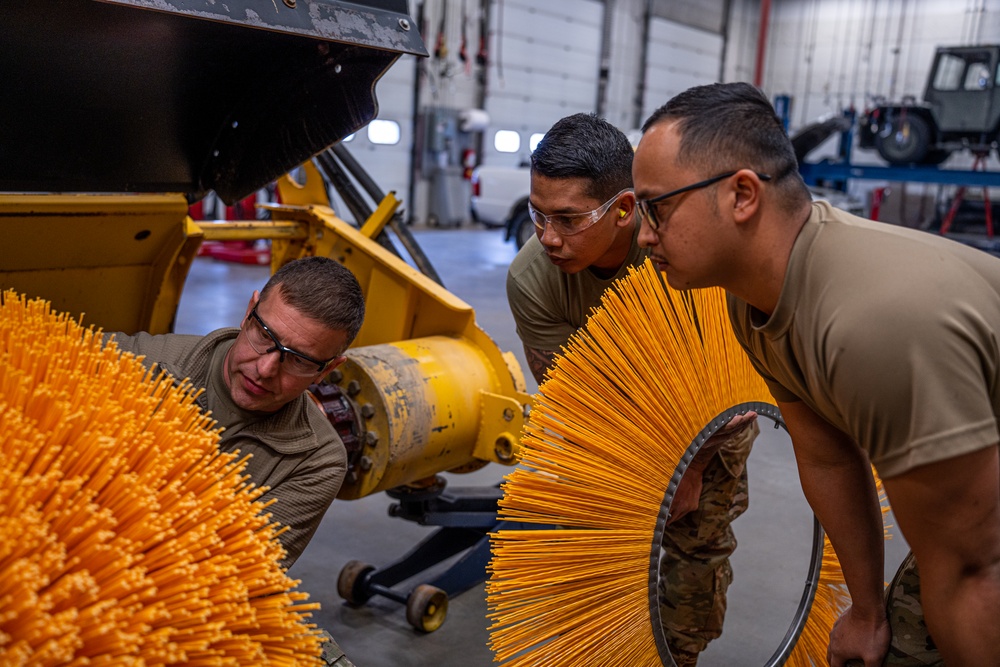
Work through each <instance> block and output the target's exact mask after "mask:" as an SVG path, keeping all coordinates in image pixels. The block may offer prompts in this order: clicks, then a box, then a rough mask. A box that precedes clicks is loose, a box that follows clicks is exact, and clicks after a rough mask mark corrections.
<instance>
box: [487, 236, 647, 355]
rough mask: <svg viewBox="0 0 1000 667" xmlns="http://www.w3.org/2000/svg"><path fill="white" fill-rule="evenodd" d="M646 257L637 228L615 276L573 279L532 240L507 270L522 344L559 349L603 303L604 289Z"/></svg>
mask: <svg viewBox="0 0 1000 667" xmlns="http://www.w3.org/2000/svg"><path fill="white" fill-rule="evenodd" d="M648 254H649V253H648V251H646V250H644V249H643V248H640V247H639V226H638V225H636V226H635V231H634V233H633V234H632V247H631V248H630V249H629V252H628V256H627V257H626V258H625V263H624V264H622V267H621V268H620V269H619V270H618V273H616V274H615V275H614V276H612V277H610V278H607V279H603V278H600V277H598V276H597V275H595V274H594V273H593V272H592V271H591V270H589V269H585V270H583V271H580V272H579V273H575V274H572V275H569V274H567V273H564V272H563V271H561V270H560V269H559V267H557V266H556V265H555V264H553V263H552V262H551V261H549V258H548V257H546V255H545V248H544V247H543V246H542V242H541V241H539V240H538V237H536V236H533V237H531V238H530V239H528V242H527V243H525V244H524V247H523V248H521V251H520V252H518V253H517V256H516V257H514V261H512V262H511V263H510V268H509V269H508V271H507V302H508V303H509V304H510V311H511V313H512V314H513V315H514V323H515V324H516V325H517V335H518V337H519V338H520V339H521V342H522V343H523V344H524V345H525V346H527V347H530V348H534V349H536V350H548V351H558V350H560V349H561V348H562V347H563V346H564V345H565V344H566V343H567V341H569V339H570V337H571V336H572V335H573V334H574V333H576V330H577V329H579V328H580V327H582V326H583V325H584V324H586V323H587V318H588V317H589V316H590V311H591V310H593V309H594V308H595V307H597V306H599V305H600V304H601V296H602V295H603V294H604V290H606V289H607V288H608V287H610V286H611V283H613V282H615V281H616V280H618V279H619V278H622V277H624V276H625V275H626V274H627V273H628V269H629V267H631V266H638V265H640V264H642V262H643V261H645V259H646V256H647V255H648Z"/></svg>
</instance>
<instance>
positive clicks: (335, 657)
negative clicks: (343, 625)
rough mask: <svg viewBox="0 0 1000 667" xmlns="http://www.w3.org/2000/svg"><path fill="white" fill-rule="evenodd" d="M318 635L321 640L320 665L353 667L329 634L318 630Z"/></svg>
mask: <svg viewBox="0 0 1000 667" xmlns="http://www.w3.org/2000/svg"><path fill="white" fill-rule="evenodd" d="M319 634H320V638H321V640H322V643H321V644H320V649H321V651H322V653H321V654H320V659H321V660H322V664H324V665H327V666H328V667H354V663H353V662H351V661H350V660H348V658H347V656H346V655H344V651H343V649H341V648H340V645H339V644H338V643H337V641H336V640H335V639H334V638H333V636H332V635H330V633H329V632H327V631H326V630H320V631H319Z"/></svg>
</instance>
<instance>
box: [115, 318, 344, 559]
mask: <svg viewBox="0 0 1000 667" xmlns="http://www.w3.org/2000/svg"><path fill="white" fill-rule="evenodd" d="M239 331H240V330H239V329H218V330H216V331H213V332H212V333H210V334H208V335H207V336H191V335H183V334H164V335H159V336H151V335H150V334H148V333H138V334H136V335H134V336H126V335H124V334H121V333H117V334H113V336H114V339H115V341H116V343H117V345H118V348H119V349H120V350H121V351H123V352H131V353H133V354H136V355H141V356H143V357H144V358H143V363H144V364H145V365H146V366H147V367H149V368H151V369H154V370H162V371H165V372H166V373H168V374H169V375H171V376H172V377H173V378H174V380H175V382H180V381H181V380H183V379H188V380H190V381H191V384H192V385H193V386H194V387H197V388H199V389H203V390H204V391H202V392H201V394H200V395H199V396H198V398H197V401H196V402H197V404H198V406H199V407H200V408H201V409H202V410H205V411H207V412H209V413H210V416H211V417H212V418H213V419H215V420H216V421H217V423H218V425H220V426H222V427H223V428H224V429H225V430H223V431H222V434H221V436H220V441H219V449H220V450H221V451H224V452H239V453H240V455H241V457H242V456H246V455H247V454H249V455H251V458H250V460H249V461H247V464H246V469H245V473H246V474H247V475H249V476H250V480H251V481H252V482H253V483H254V484H256V485H257V486H263V487H268V490H267V491H266V492H265V493H264V494H263V495H261V497H260V501H261V502H267V501H269V500H270V499H272V498H276V499H277V502H276V503H274V504H273V505H271V506H270V507H268V508H267V512H269V513H270V514H271V515H272V517H273V518H274V520H275V521H277V522H278V523H279V524H281V525H282V526H287V527H288V530H287V531H286V532H284V533H282V535H281V536H280V537H279V539H280V540H281V543H282V545H283V546H284V547H285V550H286V551H287V554H286V556H285V558H284V559H283V560H282V565H283V566H284V567H290V566H291V565H292V563H294V562H295V560H296V559H297V558H298V557H299V555H300V554H301V553H302V550H303V549H305V547H306V545H307V544H308V543H309V540H310V539H312V536H313V534H314V533H315V532H316V529H317V528H318V527H319V524H320V521H321V520H322V518H323V515H324V514H325V513H326V510H327V508H329V506H330V504H331V503H332V502H333V500H334V498H336V496H337V493H338V491H339V490H340V487H341V484H342V483H343V481H344V477H345V475H346V473H347V450H346V448H345V447H344V443H343V441H342V440H341V438H340V436H339V435H338V434H337V431H336V430H335V429H334V428H333V426H332V425H331V424H330V422H329V420H328V419H327V418H326V415H324V414H323V411H322V410H320V409H319V408H318V407H317V406H316V404H315V402H314V401H313V400H312V399H311V398H310V397H309V396H308V395H307V394H306V393H303V394H301V395H299V396H298V397H296V398H295V399H293V400H292V401H290V402H289V403H288V404H286V405H285V406H284V407H283V408H281V409H280V410H278V411H277V412H272V413H260V412H250V411H247V410H243V409H242V408H240V407H239V406H237V405H236V404H235V403H234V402H233V400H232V396H231V395H230V392H229V389H228V388H227V385H226V383H225V378H224V377H223V373H224V369H223V365H224V362H225V358H226V353H227V352H228V351H229V348H230V347H232V345H233V343H234V341H235V339H236V336H237V335H238V334H239ZM111 336H112V334H108V335H106V337H105V338H106V339H107V338H110V337H111Z"/></svg>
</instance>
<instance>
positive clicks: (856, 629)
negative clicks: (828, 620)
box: [826, 607, 891, 667]
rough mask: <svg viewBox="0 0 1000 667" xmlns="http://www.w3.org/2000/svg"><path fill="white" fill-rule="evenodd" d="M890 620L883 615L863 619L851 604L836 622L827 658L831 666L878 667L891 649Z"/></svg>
mask: <svg viewBox="0 0 1000 667" xmlns="http://www.w3.org/2000/svg"><path fill="white" fill-rule="evenodd" d="M890 639H891V636H890V633H889V622H888V620H886V618H885V616H884V615H879V616H877V617H875V618H863V617H862V615H861V614H858V613H856V612H855V610H854V607H849V608H848V609H847V611H845V612H844V614H843V615H842V616H841V617H840V618H838V619H837V622H836V623H834V624H833V630H831V631H830V646H829V648H827V650H826V659H827V660H828V661H829V662H830V667H847V666H848V665H850V666H852V667H853V666H855V665H857V667H861V665H862V664H864V667H878V666H879V665H881V664H882V658H883V657H885V654H886V652H888V650H889V641H890Z"/></svg>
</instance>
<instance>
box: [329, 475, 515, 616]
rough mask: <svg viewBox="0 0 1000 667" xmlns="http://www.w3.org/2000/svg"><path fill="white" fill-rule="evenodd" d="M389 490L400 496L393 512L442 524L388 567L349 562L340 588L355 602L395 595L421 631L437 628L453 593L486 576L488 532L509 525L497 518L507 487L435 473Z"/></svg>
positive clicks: (338, 583) (430, 523) (390, 509)
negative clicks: (423, 579)
mask: <svg viewBox="0 0 1000 667" xmlns="http://www.w3.org/2000/svg"><path fill="white" fill-rule="evenodd" d="M386 493H387V494H389V496H390V497H392V498H395V499H396V500H398V502H396V503H393V504H392V505H390V506H389V514H390V515H391V516H395V517H399V518H402V519H407V520H409V521H416V522H417V523H419V524H421V525H428V526H441V527H440V528H438V529H437V530H435V531H434V532H433V533H432V534H431V535H430V536H429V537H427V538H426V539H425V540H423V541H421V542H420V543H419V544H418V545H417V546H416V547H415V548H414V549H412V550H411V551H410V552H409V553H408V554H406V555H405V556H404V557H403V558H401V559H400V560H398V561H396V562H395V563H393V564H391V565H389V566H387V567H385V568H382V569H378V568H376V567H375V566H374V565H369V564H367V563H363V562H361V561H357V560H352V561H350V562H348V563H347V565H345V566H344V568H343V569H342V570H341V571H340V576H339V577H338V578H337V593H338V594H339V595H340V597H341V598H343V599H344V600H345V601H346V602H347V603H348V604H351V605H355V606H360V605H362V604H364V603H365V602H367V601H368V600H369V599H371V598H372V597H373V596H375V595H381V596H382V597H386V598H389V599H390V600H395V601H396V602H399V603H400V604H404V605H406V620H407V621H408V622H409V623H410V625H412V626H413V627H414V628H416V629H417V630H420V631H422V632H433V631H435V630H437V629H438V628H439V627H441V624H442V623H443V622H444V619H445V616H446V614H447V613H448V598H449V597H452V596H455V595H458V594H459V593H462V592H464V591H467V590H468V589H470V588H472V587H473V586H475V585H477V584H479V583H481V582H483V581H484V580H485V579H486V565H487V564H488V563H489V559H490V539H489V534H490V532H492V531H493V530H496V529H498V528H501V527H505V526H507V525H510V524H508V522H502V521H497V518H496V515H497V503H498V501H499V500H500V498H501V497H502V496H503V491H502V490H501V489H500V487H499V486H490V487H461V488H456V489H453V490H445V480H444V478H442V477H435V480H434V483H433V484H432V485H430V486H429V487H423V488H418V489H414V488H411V487H400V488H396V489H390V490H389V491H386ZM517 525H518V526H520V527H523V525H522V524H517ZM463 551H465V552H466V553H465V554H464V555H463V556H462V557H461V558H459V559H458V560H457V561H455V562H454V563H453V564H452V565H450V566H449V567H448V568H447V569H446V570H445V571H444V572H443V573H441V574H439V575H438V576H437V577H435V578H434V579H433V580H431V581H430V582H427V583H421V584H418V585H417V586H414V587H413V588H412V589H410V590H409V591H408V592H405V593H404V592H400V591H399V590H397V589H395V588H394V586H396V585H398V584H400V583H401V582H403V581H406V580H407V579H410V578H411V577H414V576H416V575H418V574H420V573H421V572H424V571H426V570H428V569H429V568H431V567H433V566H435V565H437V564H439V563H441V562H442V561H444V560H446V559H448V558H450V557H452V556H454V555H456V554H458V553H461V552H463Z"/></svg>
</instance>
